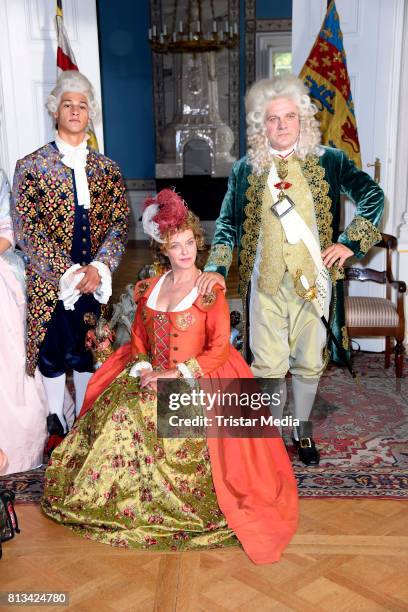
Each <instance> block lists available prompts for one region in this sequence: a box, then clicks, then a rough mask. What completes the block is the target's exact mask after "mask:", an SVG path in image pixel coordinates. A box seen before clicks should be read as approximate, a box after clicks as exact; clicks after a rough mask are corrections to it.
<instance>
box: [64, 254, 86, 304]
mask: <svg viewBox="0 0 408 612" xmlns="http://www.w3.org/2000/svg"><path fill="white" fill-rule="evenodd" d="M80 267H81V266H80V265H79V264H74V265H73V266H71V267H70V268H68V270H66V271H65V272H64V274H63V275H62V276H61V278H60V280H59V292H58V299H59V300H62V301H63V302H64V308H65V310H74V307H75V303H76V302H77V301H78V300H79V297H80V295H81V294H80V292H79V291H78V289H77V288H76V286H77V285H78V283H79V282H80V281H81V280H82V279H83V278H84V276H85V275H84V274H83V273H82V274H73V273H74V272H76V271H77V270H79V269H80Z"/></svg>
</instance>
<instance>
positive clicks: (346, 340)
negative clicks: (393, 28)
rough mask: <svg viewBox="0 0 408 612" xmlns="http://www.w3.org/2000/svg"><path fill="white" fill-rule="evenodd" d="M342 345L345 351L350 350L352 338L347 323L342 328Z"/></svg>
mask: <svg viewBox="0 0 408 612" xmlns="http://www.w3.org/2000/svg"><path fill="white" fill-rule="evenodd" d="M341 345H342V347H343V348H344V350H345V351H348V350H349V348H350V339H349V335H348V333H347V327H346V326H345V325H343V327H342V328H341Z"/></svg>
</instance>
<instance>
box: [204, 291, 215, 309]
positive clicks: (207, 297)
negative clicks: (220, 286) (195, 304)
mask: <svg viewBox="0 0 408 612" xmlns="http://www.w3.org/2000/svg"><path fill="white" fill-rule="evenodd" d="M216 297H217V296H216V295H215V293H214V291H209V292H208V293H204V295H203V297H202V298H201V304H202V306H204V307H207V308H208V307H209V306H212V305H213V304H214V302H215V299H216Z"/></svg>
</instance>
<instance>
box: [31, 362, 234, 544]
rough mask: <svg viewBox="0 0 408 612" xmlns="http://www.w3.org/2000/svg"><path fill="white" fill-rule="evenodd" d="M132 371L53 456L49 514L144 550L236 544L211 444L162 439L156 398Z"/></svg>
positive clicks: (46, 509)
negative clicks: (217, 485) (220, 499)
mask: <svg viewBox="0 0 408 612" xmlns="http://www.w3.org/2000/svg"><path fill="white" fill-rule="evenodd" d="M128 372H129V368H127V369H125V370H124V371H123V372H122V374H120V375H119V376H118V377H117V378H116V379H115V381H114V382H113V383H112V384H111V385H110V386H109V387H108V388H107V389H106V390H105V391H104V392H103V393H102V394H101V396H100V397H99V398H98V400H97V401H96V402H95V404H94V406H93V408H92V410H90V411H89V412H87V413H86V414H85V416H83V417H82V418H81V419H80V420H79V421H78V422H77V424H76V425H75V426H74V428H73V429H72V431H71V432H70V434H69V435H68V436H67V437H66V438H65V440H64V442H63V443H62V444H61V445H60V446H59V447H58V448H57V449H56V450H55V451H54V452H53V455H52V460H51V462H50V464H49V466H48V468H47V470H46V477H45V491H44V497H43V501H42V507H43V510H44V512H45V513H46V514H47V515H48V516H49V517H51V518H53V519H54V520H56V521H57V522H59V523H63V524H65V525H66V526H68V527H70V528H72V529H73V530H74V531H76V532H78V533H80V534H81V535H83V536H85V537H88V538H91V539H93V540H97V541H99V542H103V543H108V544H112V545H115V546H123V547H129V548H137V549H148V548H150V547H153V549H154V550H155V551H157V550H186V549H201V548H206V547H217V546H221V545H222V546H230V545H235V544H237V539H236V537H235V535H234V534H233V532H232V531H231V530H230V529H228V527H227V525H226V521H225V518H224V516H223V514H222V513H221V511H220V509H219V507H218V503H217V498H216V496H215V492H214V487H213V481H212V475H211V464H210V459H209V453H208V449H207V445H206V441H205V439H202V438H191V439H158V438H157V435H156V395H155V394H152V393H149V392H147V391H145V390H141V389H140V387H139V379H137V378H132V377H130V376H128Z"/></svg>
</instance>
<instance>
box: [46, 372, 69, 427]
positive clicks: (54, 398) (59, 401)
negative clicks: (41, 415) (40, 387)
mask: <svg viewBox="0 0 408 612" xmlns="http://www.w3.org/2000/svg"><path fill="white" fill-rule="evenodd" d="M43 381H44V387H45V393H46V396H47V403H48V411H49V413H50V414H56V415H57V417H58V418H59V420H60V421H61V425H62V427H63V428H64V431H65V432H66V431H67V424H66V422H65V418H64V411H63V409H64V393H65V374H61V376H55V377H54V378H50V377H48V376H43Z"/></svg>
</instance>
